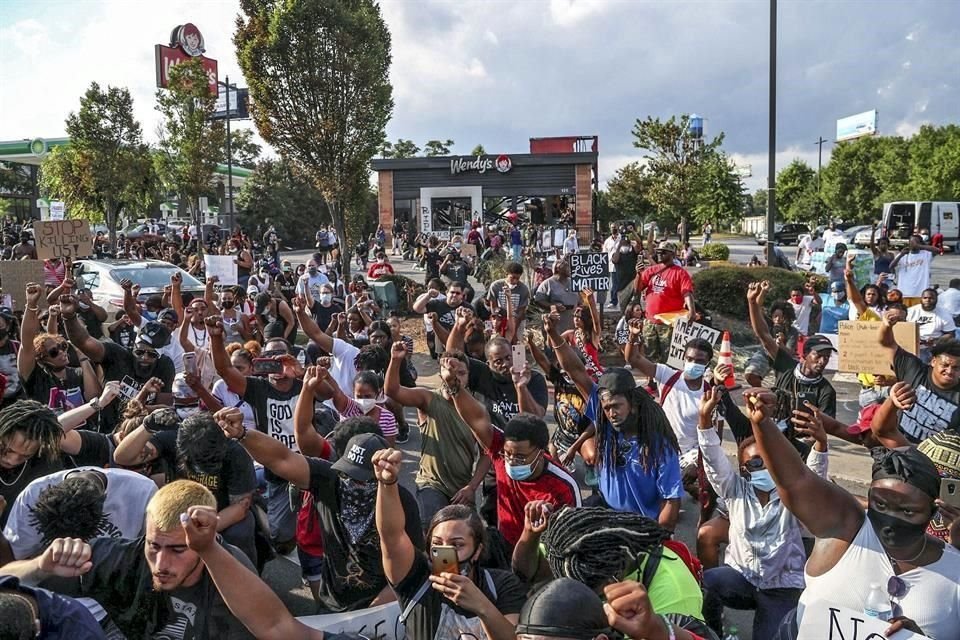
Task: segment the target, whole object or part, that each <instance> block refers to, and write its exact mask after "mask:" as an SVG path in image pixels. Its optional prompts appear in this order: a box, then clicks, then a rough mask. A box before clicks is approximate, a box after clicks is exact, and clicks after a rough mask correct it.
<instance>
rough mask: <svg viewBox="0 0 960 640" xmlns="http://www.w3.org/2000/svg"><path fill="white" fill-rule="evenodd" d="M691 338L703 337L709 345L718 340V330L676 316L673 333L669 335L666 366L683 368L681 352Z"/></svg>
mask: <svg viewBox="0 0 960 640" xmlns="http://www.w3.org/2000/svg"><path fill="white" fill-rule="evenodd" d="M693 338H703V339H704V340H706V341H707V342H709V343H710V344H711V345H713V346H716V345H717V343H718V342H720V332H719V331H717V330H716V329H711V328H710V327H708V326H706V325H702V324H700V323H699V322H689V321H687V319H686V318H677V319H676V321H674V323H673V335H672V336H671V337H670V355H669V357H668V358H667V366H670V367H673V368H674V369H683V354H684V351H685V350H686V346H687V343H688V342H690V340H692V339H693Z"/></svg>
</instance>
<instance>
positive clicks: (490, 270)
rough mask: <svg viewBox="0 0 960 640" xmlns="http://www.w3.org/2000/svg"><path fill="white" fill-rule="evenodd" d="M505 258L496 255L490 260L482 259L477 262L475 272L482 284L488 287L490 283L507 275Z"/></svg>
mask: <svg viewBox="0 0 960 640" xmlns="http://www.w3.org/2000/svg"><path fill="white" fill-rule="evenodd" d="M507 262H508V261H507V259H506V258H505V257H503V256H497V257H495V258H492V259H490V260H483V261H481V262H479V263H478V264H477V272H476V274H475V276H476V278H477V280H479V281H480V282H481V283H482V284H483V286H485V287H489V286H490V283H492V282H493V281H495V280H500V279H502V278H506V277H507Z"/></svg>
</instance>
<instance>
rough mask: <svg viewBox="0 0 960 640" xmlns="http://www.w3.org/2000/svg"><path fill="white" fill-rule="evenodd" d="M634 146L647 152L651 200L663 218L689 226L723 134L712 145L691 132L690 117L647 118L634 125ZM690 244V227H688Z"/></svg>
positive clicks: (685, 233)
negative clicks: (705, 166)
mask: <svg viewBox="0 0 960 640" xmlns="http://www.w3.org/2000/svg"><path fill="white" fill-rule="evenodd" d="M632 133H633V137H634V138H635V140H634V141H633V146H634V147H636V148H638V149H643V150H645V151H647V154H646V155H645V156H644V157H645V158H646V159H647V169H648V171H649V172H650V176H651V184H650V189H649V191H648V198H649V200H650V202H651V203H653V205H654V206H655V207H656V208H657V210H658V212H659V214H660V216H664V215H667V216H677V217H679V218H680V219H681V220H682V221H684V222H686V221H687V219H688V216H689V214H690V212H691V209H692V208H693V205H694V204H695V202H696V193H697V190H698V186H699V185H698V181H699V180H701V179H702V178H703V172H702V167H701V165H702V163H703V160H704V159H705V158H706V157H708V156H710V154H712V153H713V152H714V151H715V150H717V149H718V148H719V147H720V145H721V144H722V143H723V133H721V134H720V135H719V136H717V137H716V138H714V139H713V140H712V141H707V140H703V139H697V138H695V137H694V135H693V133H692V132H691V130H690V116H687V115H683V116H680V118H679V119H677V117H676V116H671V117H670V119H669V120H667V121H665V122H661V121H660V119H659V118H654V117H652V116H647V119H646V120H640V119H637V121H636V122H635V123H634V125H633V131H632ZM684 229H685V230H684V236H685V237H683V238H681V240H682V241H686V240H687V238H686V235H688V234H689V231H690V227H689V224H685V225H684Z"/></svg>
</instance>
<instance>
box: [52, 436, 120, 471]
mask: <svg viewBox="0 0 960 640" xmlns="http://www.w3.org/2000/svg"><path fill="white" fill-rule="evenodd" d="M76 433H77V435H78V436H80V450H79V451H78V452H77V453H76V454H75V455H68V454H66V453H65V454H63V462H64V465H65V466H67V467H70V468H77V467H109V466H112V464H113V449H114V445H113V439H112V438H111V437H110V436H109V435H107V434H104V433H97V432H96V431H89V430H87V429H76Z"/></svg>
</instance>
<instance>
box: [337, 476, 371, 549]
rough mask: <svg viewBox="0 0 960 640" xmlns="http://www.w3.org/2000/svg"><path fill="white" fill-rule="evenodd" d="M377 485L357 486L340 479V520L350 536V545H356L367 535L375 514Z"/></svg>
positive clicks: (351, 481) (350, 481) (364, 484)
mask: <svg viewBox="0 0 960 640" xmlns="http://www.w3.org/2000/svg"><path fill="white" fill-rule="evenodd" d="M376 501H377V484H376V483H375V482H365V483H363V484H358V483H356V482H354V481H353V480H346V479H344V478H340V518H341V519H342V520H343V525H344V527H346V529H347V533H348V534H349V535H350V542H351V544H356V543H357V542H358V541H359V540H360V539H361V538H362V537H363V536H364V534H366V533H367V530H368V529H369V528H370V525H371V523H373V517H374V514H375V512H376V509H375V506H376Z"/></svg>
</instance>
